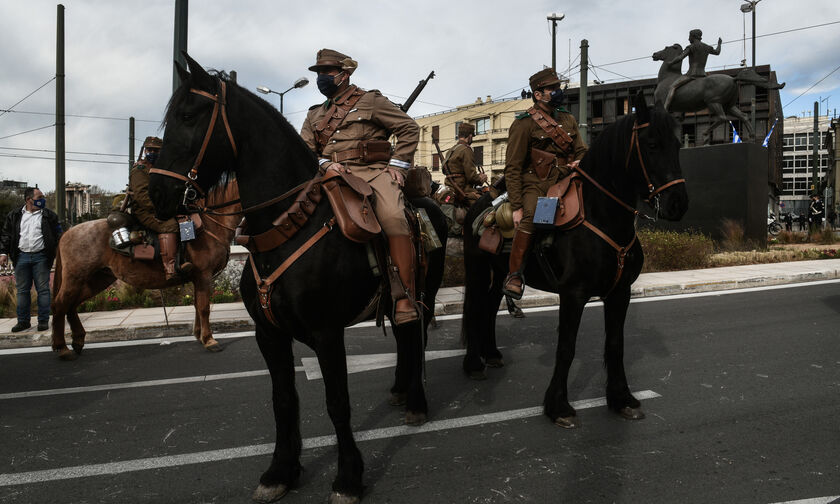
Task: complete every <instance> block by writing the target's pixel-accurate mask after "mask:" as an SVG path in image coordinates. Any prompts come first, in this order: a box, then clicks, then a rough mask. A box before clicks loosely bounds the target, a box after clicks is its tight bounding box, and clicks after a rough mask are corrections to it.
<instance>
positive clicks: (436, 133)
mask: <svg viewBox="0 0 840 504" xmlns="http://www.w3.org/2000/svg"><path fill="white" fill-rule="evenodd" d="M456 131H457V129H456ZM438 140H440V126H432V142H437V141H438Z"/></svg>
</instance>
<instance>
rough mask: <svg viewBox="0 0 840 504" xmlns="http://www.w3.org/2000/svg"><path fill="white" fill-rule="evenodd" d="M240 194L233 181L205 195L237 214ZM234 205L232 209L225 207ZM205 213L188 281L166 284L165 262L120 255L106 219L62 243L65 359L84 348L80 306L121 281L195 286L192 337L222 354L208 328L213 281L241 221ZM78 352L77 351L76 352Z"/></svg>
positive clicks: (55, 335) (56, 303)
mask: <svg viewBox="0 0 840 504" xmlns="http://www.w3.org/2000/svg"><path fill="white" fill-rule="evenodd" d="M238 200H239V189H238V188H237V185H236V183H235V182H231V183H229V184H227V185H226V186H219V188H218V189H216V190H214V191H212V192H211V193H210V194H208V195H207V200H206V202H207V206H208V207H218V208H217V210H216V212H218V213H230V214H236V212H238V210H239V209H240V208H241V206H240V204H239V203H238ZM228 202H233V203H232V204H229V205H228V204H227V203H228ZM220 205H221V206H224V208H222V207H221V206H220ZM212 213H213V212H212V211H211V213H210V214H205V215H204V218H203V222H204V227H205V231H204V232H203V233H199V235H198V237H197V238H196V239H195V240H193V241H191V242H189V245H187V255H188V258H189V260H190V262H192V263H193V264H194V266H195V268H194V269H193V270H192V271H191V272H190V274H189V276H188V277H187V278H183V279H180V278H176V279H173V280H170V281H166V279H165V276H164V271H163V263H161V261H160V259H155V260H154V261H137V260H133V259H131V258H129V257H126V256H124V255H122V254H120V253H119V252H116V251H115V250H114V249H112V248H111V247H110V246H109V245H108V239H109V238H110V236H111V229H110V228H109V227H108V223H107V222H106V221H105V219H98V220H94V221H88V222H83V223H81V224H78V225H76V226H73V227H72V228H70V229H69V230H68V231H67V232H66V233H64V235H63V236H62V237H61V240H60V241H59V244H58V251H57V253H56V263H55V279H54V283H53V302H52V312H53V326H52V341H53V343H52V347H53V350H56V351H57V352H58V353H59V354H58V355H59V357H61V358H62V359H65V360H72V359H75V358H76V356H77V354H81V353H82V348H83V347H84V346H85V328H84V327H83V326H82V322H81V320H79V314H78V312H77V311H76V307H77V306H79V305H80V304H81V303H82V302H84V301H85V300H86V299H89V298H91V297H93V296H95V295H96V294H98V293H100V292H102V291H103V290H105V289H106V288H107V287H108V286H109V285H111V284H112V283H114V281H115V280H117V279H119V280H122V281H123V282H125V283H127V284H129V285H132V286H134V287H136V288H140V289H162V288H165V287H172V286H175V285H180V284H184V283H187V282H192V283H193V287H194V290H195V324H194V325H193V334H195V337H196V339H197V340H198V341H199V342H201V344H202V345H204V347H205V348H206V349H207V350H210V351H213V352H217V351H219V350H221V349H222V347H221V346H220V345H219V343H218V342H217V341H216V340H215V339H214V338H213V333H212V330H211V329H210V294H211V293H212V292H213V276H214V275H215V274H217V273H218V272H220V271H221V270H223V269H224V267H225V265H227V261H228V257H229V255H230V243H231V240H232V239H233V232H234V230H235V226H236V223H237V222H238V221H239V219H240V217H239V216H238V215H215V216H214V215H212ZM65 316H66V317H67V322H69V323H70V330H71V332H72V335H73V350H70V349H69V348H67V343H66V342H65V340H64V317H65ZM74 351H75V352H74Z"/></svg>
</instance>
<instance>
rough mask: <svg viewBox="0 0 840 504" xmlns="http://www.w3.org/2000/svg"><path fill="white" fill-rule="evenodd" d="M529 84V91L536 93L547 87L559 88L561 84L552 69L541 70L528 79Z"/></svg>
mask: <svg viewBox="0 0 840 504" xmlns="http://www.w3.org/2000/svg"><path fill="white" fill-rule="evenodd" d="M528 82H529V83H530V84H531V91H537V90H538V89H542V88H544V87H548V86H559V85H560V84H562V83H563V81H562V80H560V76H558V75H557V72H555V71H554V69H552V68H543V69H542V70H540V71H539V72H537V73H535V74H534V75H532V76H531V78H530V79H528Z"/></svg>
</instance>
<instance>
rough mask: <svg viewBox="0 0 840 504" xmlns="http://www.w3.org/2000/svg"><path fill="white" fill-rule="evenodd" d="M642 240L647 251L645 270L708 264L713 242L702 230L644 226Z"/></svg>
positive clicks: (640, 233)
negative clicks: (646, 227) (692, 230)
mask: <svg viewBox="0 0 840 504" xmlns="http://www.w3.org/2000/svg"><path fill="white" fill-rule="evenodd" d="M638 236H639V242H641V244H642V250H643V251H644V253H645V265H644V268H643V269H642V271H643V272H653V271H673V270H686V269H697V268H705V267H707V266H708V259H709V256H710V255H711V254H712V252H713V251H714V242H713V241H712V239H711V238H709V237H708V236H705V235H702V234H699V233H677V232H674V231H662V230H652V229H641V230H639V232H638Z"/></svg>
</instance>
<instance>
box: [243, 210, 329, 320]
mask: <svg viewBox="0 0 840 504" xmlns="http://www.w3.org/2000/svg"><path fill="white" fill-rule="evenodd" d="M334 225H335V217H332V218H331V219H330V220H329V221H328V222H325V223H324V225H323V226H322V227H321V229H319V230H318V232H317V233H315V234H314V235H312V236H311V237H310V238H309V239H308V240H306V242H304V243H303V245H301V246H300V247H299V248H298V249H297V250H295V251H294V252H293V253H292V255H290V256H289V257H287V258H286V260H285V261H283V262H282V263H281V264H280V266H278V267H277V269H275V270H274V272H272V273H271V275H269V276H268V278H261V277H260V274H259V272H258V271H257V265H256V263H254V256H253V255H252V254H248V260H249V261H250V263H251V271H253V273H254V280H255V281H256V282H257V294H258V295H259V299H260V307H261V308H262V310H263V314H264V315H265V318H267V319H268V321H269V322H271V325H273V326H274V327H280V326H279V325H278V324H277V318H276V317H275V316H274V313H273V312H272V311H271V291H272V288H273V285H274V282H275V281H277V279H278V278H280V275H282V274H283V273H285V272H286V270H287V269H289V268H290V267H291V266H292V264H294V263H295V261H297V260H298V259H300V257H301V256H302V255H303V254H304V253H305V252H306V251H307V250H309V249H310V248H312V246H313V245H315V244H316V243H317V242H318V240H320V239H321V238H323V237H324V235H326V234H327V233H329V232H330V231H332V229H333V226H334Z"/></svg>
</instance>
